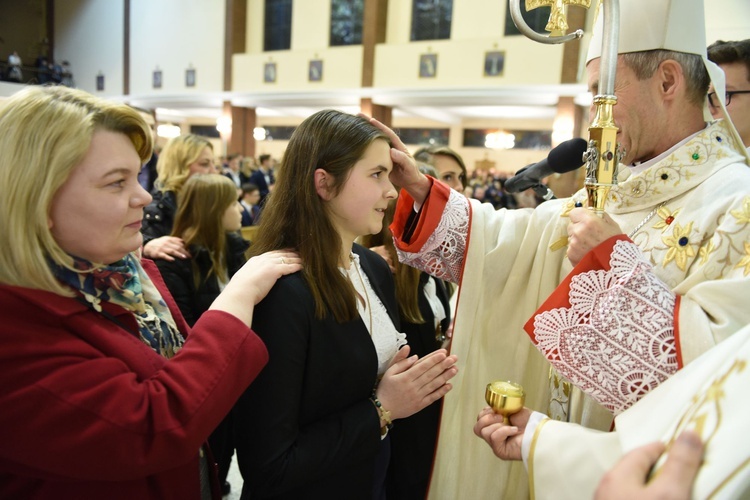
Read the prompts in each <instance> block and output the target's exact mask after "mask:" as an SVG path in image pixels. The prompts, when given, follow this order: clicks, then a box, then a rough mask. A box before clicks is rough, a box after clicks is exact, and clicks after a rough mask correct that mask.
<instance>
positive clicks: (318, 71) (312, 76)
mask: <svg viewBox="0 0 750 500" xmlns="http://www.w3.org/2000/svg"><path fill="white" fill-rule="evenodd" d="M307 79H308V80H309V81H311V82H319V81H321V80H322V79H323V61H322V60H321V59H313V60H311V61H310V66H309V67H308V68H307Z"/></svg>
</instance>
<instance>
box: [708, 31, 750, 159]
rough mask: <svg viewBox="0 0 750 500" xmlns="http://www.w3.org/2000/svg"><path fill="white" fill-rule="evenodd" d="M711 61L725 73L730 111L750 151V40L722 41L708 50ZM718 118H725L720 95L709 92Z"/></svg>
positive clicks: (711, 104)
mask: <svg viewBox="0 0 750 500" xmlns="http://www.w3.org/2000/svg"><path fill="white" fill-rule="evenodd" d="M708 58H709V59H710V60H711V61H713V62H715V63H716V64H718V65H719V67H720V68H721V69H722V70H724V74H725V75H726V79H727V91H726V107H727V113H729V117H730V119H731V120H732V122H734V126H735V127H737V131H738V132H739V133H740V137H742V142H744V143H745V146H747V147H750V39H747V40H739V41H735V42H725V41H723V40H718V41H716V42H714V43H712V44H711V45H709V46H708ZM708 104H709V107H710V109H711V114H712V115H713V116H714V118H723V114H722V111H721V108H720V107H719V102H718V100H717V99H716V92H714V90H713V88H711V89H710V90H709V92H708Z"/></svg>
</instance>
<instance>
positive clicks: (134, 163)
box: [49, 130, 151, 264]
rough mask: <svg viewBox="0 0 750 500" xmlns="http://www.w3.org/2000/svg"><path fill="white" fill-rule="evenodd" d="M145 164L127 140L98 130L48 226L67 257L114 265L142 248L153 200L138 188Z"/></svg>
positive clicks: (62, 190)
mask: <svg viewBox="0 0 750 500" xmlns="http://www.w3.org/2000/svg"><path fill="white" fill-rule="evenodd" d="M140 169H141V160H140V158H139V157H138V153H136V151H135V148H134V147H133V144H132V143H131V142H130V139H128V137H127V136H126V135H125V134H121V133H117V132H110V131H106V130H99V131H96V132H94V135H93V137H92V139H91V145H90V146H89V149H88V151H87V153H86V155H85V156H84V158H83V160H82V161H81V163H79V164H78V165H76V166H75V167H74V168H73V170H72V171H71V173H70V176H69V177H68V179H67V180H66V181H65V183H64V184H63V185H62V186H61V187H60V189H59V190H58V191H57V193H55V196H54V197H53V198H52V207H51V209H50V214H49V226H50V230H51V232H52V236H53V237H54V238H55V241H57V244H58V245H60V248H62V249H63V250H64V251H66V252H67V253H69V254H71V255H75V256H77V257H81V258H83V259H86V260H89V261H91V262H97V263H103V264H111V263H112V262H116V261H118V260H120V259H122V258H123V257H125V255H127V254H128V253H129V252H132V251H134V250H137V249H138V248H139V247H140V246H141V243H142V242H143V237H142V236H141V220H142V219H143V207H145V206H146V205H148V204H149V203H150V202H151V195H150V194H148V192H147V191H146V190H145V189H143V188H142V187H141V185H140V184H139V183H138V172H139V171H140Z"/></svg>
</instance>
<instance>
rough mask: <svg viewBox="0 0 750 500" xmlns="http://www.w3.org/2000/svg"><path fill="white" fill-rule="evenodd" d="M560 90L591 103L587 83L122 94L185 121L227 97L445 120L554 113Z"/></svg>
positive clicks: (294, 111)
mask: <svg viewBox="0 0 750 500" xmlns="http://www.w3.org/2000/svg"><path fill="white" fill-rule="evenodd" d="M561 96H571V97H574V98H575V101H576V103H577V104H579V105H583V106H588V104H589V103H590V102H591V97H590V94H589V93H588V92H586V88H585V86H584V85H544V86H542V85H539V86H525V87H475V88H463V89H456V88H451V89H429V90H428V89H414V88H409V89H399V88H390V89H372V88H360V89H350V90H347V89H344V90H341V89H338V90H336V91H335V92H333V91H323V92H314V93H310V92H275V93H269V92H264V93H246V92H243V93H240V92H217V93H203V94H192V93H182V94H172V95H163V94H159V95H154V94H151V95H148V96H137V95H136V96H133V95H131V96H127V97H123V100H127V102H129V103H131V104H133V105H134V106H138V107H142V108H152V109H156V110H157V118H158V119H159V121H174V122H183V121H185V120H187V119H188V118H206V119H210V120H215V119H217V118H218V117H220V116H221V114H222V109H223V103H224V102H231V103H232V105H233V106H240V107H251V108H255V109H256V113H257V115H258V116H259V117H293V118H305V117H307V116H309V115H310V114H312V113H314V112H315V111H318V110H320V109H324V108H336V109H340V110H342V111H347V112H352V113H356V112H358V111H359V103H360V100H361V99H362V98H371V99H372V101H373V102H374V103H375V104H380V105H385V106H391V107H392V108H393V114H394V117H397V118H398V117H418V118H423V119H429V120H433V121H436V122H441V123H446V124H460V123H461V122H462V121H463V120H467V119H528V118H532V119H534V118H543V119H544V118H552V117H554V115H555V111H556V105H557V102H558V100H559V98H560V97H561Z"/></svg>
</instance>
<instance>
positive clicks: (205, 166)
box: [188, 146, 217, 177]
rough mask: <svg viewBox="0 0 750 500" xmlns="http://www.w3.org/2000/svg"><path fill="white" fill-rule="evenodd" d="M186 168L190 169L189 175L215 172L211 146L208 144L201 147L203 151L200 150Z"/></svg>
mask: <svg viewBox="0 0 750 500" xmlns="http://www.w3.org/2000/svg"><path fill="white" fill-rule="evenodd" d="M188 169H190V177H192V176H193V175H195V174H215V173H217V171H216V167H215V165H214V154H213V152H212V151H211V148H209V147H208V146H206V147H205V148H203V151H201V154H200V156H198V159H197V160H195V161H194V162H193V163H191V164H190V165H188Z"/></svg>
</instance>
